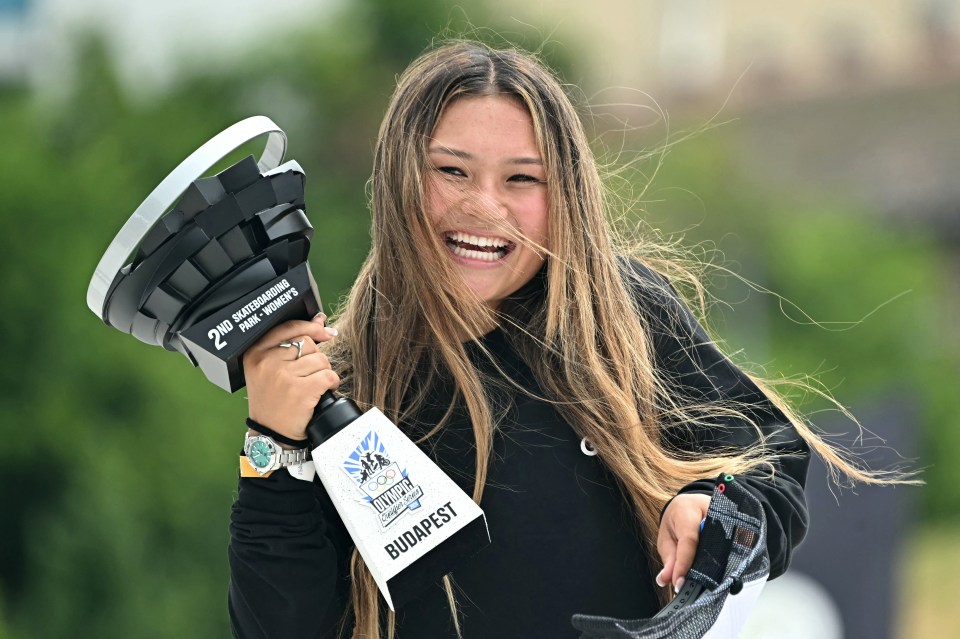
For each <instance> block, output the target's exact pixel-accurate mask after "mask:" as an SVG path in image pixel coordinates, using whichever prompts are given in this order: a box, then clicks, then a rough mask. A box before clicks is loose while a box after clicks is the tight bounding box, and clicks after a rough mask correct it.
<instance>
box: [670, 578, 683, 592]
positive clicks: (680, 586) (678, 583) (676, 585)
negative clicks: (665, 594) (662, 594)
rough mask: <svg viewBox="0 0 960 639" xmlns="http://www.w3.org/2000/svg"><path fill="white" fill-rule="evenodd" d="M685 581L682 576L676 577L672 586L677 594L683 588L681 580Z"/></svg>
mask: <svg viewBox="0 0 960 639" xmlns="http://www.w3.org/2000/svg"><path fill="white" fill-rule="evenodd" d="M684 581H686V579H684V578H683V577H680V578H679V579H677V583H676V584H674V586H673V591H674V592H675V593H677V594H680V589H681V588H683V582H684Z"/></svg>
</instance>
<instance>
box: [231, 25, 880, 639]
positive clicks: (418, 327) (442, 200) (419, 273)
mask: <svg viewBox="0 0 960 639" xmlns="http://www.w3.org/2000/svg"><path fill="white" fill-rule="evenodd" d="M371 185H372V200H371V212H372V221H373V224H372V247H371V250H370V254H369V255H368V257H367V260H366V262H365V263H364V265H363V268H362V270H361V272H360V275H359V277H358V278H357V281H356V283H355V284H354V286H353V289H352V291H351V294H350V297H349V299H348V301H347V302H346V304H345V306H344V308H343V310H342V313H341V314H340V316H339V318H338V319H337V321H336V322H335V326H336V328H327V327H325V325H324V320H325V318H324V317H323V316H319V317H317V318H315V319H314V321H312V322H289V323H287V324H284V325H282V326H279V327H277V328H276V329H274V330H273V331H272V332H270V333H268V334H267V335H266V336H265V337H264V338H263V339H262V340H261V341H260V342H259V343H258V345H257V346H256V347H255V348H253V349H251V350H250V351H248V353H247V354H246V356H245V359H244V369H245V371H246V377H247V383H248V397H249V408H250V417H251V419H252V420H254V425H255V426H257V427H258V428H259V429H260V430H262V429H263V428H262V427H263V426H267V427H268V428H269V429H272V430H273V431H275V432H277V433H279V434H280V435H281V436H282V438H284V439H286V440H290V441H291V442H294V443H295V442H296V441H297V440H303V439H304V438H305V435H304V429H305V426H306V424H307V422H308V420H309V419H310V416H311V414H312V411H313V408H314V406H315V404H316V402H317V401H318V399H319V398H320V396H321V395H322V394H323V393H324V392H325V391H327V390H329V389H335V388H337V387H338V386H339V387H340V389H341V392H344V393H346V394H347V395H349V396H350V397H352V398H353V399H354V400H355V401H357V402H358V403H359V404H360V405H361V407H366V406H378V407H380V408H381V409H382V410H384V412H385V413H386V415H387V416H388V417H390V418H391V419H392V420H393V421H395V422H396V423H397V424H399V425H400V426H401V428H402V429H404V430H405V431H406V432H407V434H408V435H410V436H411V438H413V439H414V440H415V441H418V442H419V443H420V444H421V446H422V448H423V449H424V450H425V451H426V452H427V453H428V454H429V455H430V456H431V457H432V458H433V459H434V460H435V461H436V462H437V464H438V465H439V466H440V467H441V468H442V469H444V470H445V471H446V472H447V473H448V474H449V475H450V476H451V477H452V478H454V479H455V480H456V481H457V482H458V483H459V484H460V485H461V486H462V487H463V488H464V489H465V490H467V491H468V492H471V493H472V495H473V497H474V499H475V500H476V501H478V502H479V503H480V504H481V505H482V507H483V508H484V510H485V512H486V515H487V520H488V524H489V527H490V531H491V537H492V544H491V545H490V546H489V547H487V548H486V549H484V550H483V551H481V552H480V553H479V554H478V555H477V556H476V557H474V558H471V559H468V560H465V561H464V563H463V564H462V566H461V567H459V568H458V569H457V570H456V571H455V572H454V574H452V576H451V577H448V578H447V579H445V582H444V583H443V584H438V586H437V587H436V588H435V589H433V590H431V591H428V592H427V593H425V594H424V595H423V596H422V597H420V598H419V599H417V600H416V601H414V602H412V603H410V604H408V605H407V606H405V607H403V608H402V609H401V610H399V611H398V612H397V613H396V616H395V617H394V615H393V614H387V612H388V611H386V610H385V608H386V607H385V606H382V605H380V604H378V595H377V590H376V586H375V584H374V582H373V580H372V578H371V577H370V575H369V574H368V573H367V571H366V569H365V567H364V566H363V564H362V561H361V560H360V559H359V557H358V555H357V554H356V553H355V552H354V551H353V549H352V546H351V543H350V540H349V537H348V536H347V535H346V532H345V530H344V529H343V527H342V524H340V522H339V520H338V518H337V517H336V514H335V512H334V510H333V508H332V507H331V505H330V501H329V499H328V498H327V496H326V495H325V494H324V491H323V489H322V487H320V485H319V484H318V483H317V484H313V483H310V482H302V481H297V480H296V479H293V478H292V477H291V476H290V475H289V474H288V473H286V472H276V473H273V474H272V475H271V476H270V477H268V478H264V479H260V478H242V479H241V480H240V488H239V495H238V499H237V501H236V504H235V506H234V509H233V519H232V525H231V545H230V562H231V575H232V579H231V587H230V611H231V620H232V623H233V627H234V632H235V633H236V634H237V635H238V636H242V637H260V636H278V637H313V636H336V635H337V633H338V632H342V634H343V635H344V636H353V637H378V636H381V635H382V634H391V633H393V632H394V630H395V631H396V632H397V634H398V636H400V637H431V638H433V637H455V636H457V635H458V634H462V636H464V637H564V636H576V633H575V632H574V630H573V629H572V627H571V626H570V622H569V620H570V616H571V615H572V614H573V613H576V612H583V613H590V614H599V615H609V616H614V617H621V618H637V617H644V616H649V615H651V614H653V613H654V612H655V611H656V610H657V609H658V608H659V607H660V606H661V605H662V603H663V602H664V601H665V600H666V599H667V598H668V592H669V590H668V588H670V587H673V588H677V587H679V586H680V585H681V584H682V581H683V579H684V575H685V574H686V571H687V570H688V569H689V567H690V565H691V563H692V560H693V555H694V552H695V548H696V543H697V537H698V528H699V524H700V521H701V519H702V518H703V516H704V514H705V512H706V510H707V507H708V504H709V494H710V492H711V490H712V488H713V482H712V481H710V480H709V479H708V478H711V477H716V476H717V474H718V473H719V472H721V471H726V472H731V473H736V474H738V475H743V478H744V481H745V482H746V484H747V485H748V486H749V488H750V490H751V492H752V493H754V494H755V495H756V496H757V497H758V498H759V499H760V501H761V502H762V503H763V506H764V511H765V513H766V516H767V523H768V529H769V535H768V540H767V541H768V546H769V551H770V557H771V564H772V566H771V574H772V576H776V575H778V574H780V573H782V572H783V571H784V570H785V569H786V567H787V565H788V564H789V561H790V555H791V552H792V549H793V548H794V547H795V546H796V545H797V544H798V543H799V542H800V540H801V539H802V537H803V535H804V533H805V530H806V527H807V511H806V506H805V501H804V496H803V484H804V480H805V475H806V469H807V462H808V450H809V446H811V445H812V446H813V447H814V448H815V449H817V450H818V451H819V452H821V453H822V454H824V456H825V457H826V459H827V460H828V461H829V462H831V463H833V464H836V465H838V466H839V467H840V468H841V469H843V470H845V471H847V472H849V473H851V474H853V475H854V476H856V477H859V478H867V479H869V478H870V476H869V475H863V474H862V473H858V471H857V470H856V469H855V468H853V467H851V466H849V465H847V464H846V462H844V460H843V459H841V458H838V457H837V456H836V455H835V454H834V453H833V452H832V451H831V450H830V449H829V448H828V447H826V445H824V444H823V443H822V442H821V441H820V440H818V439H817V438H816V436H815V435H814V434H813V433H812V432H811V431H810V430H809V429H808V428H807V427H806V426H805V425H804V424H803V423H802V422H801V421H799V420H797V419H795V418H794V417H793V416H792V415H791V414H790V413H789V412H788V411H787V410H786V409H785V408H784V407H783V406H782V405H781V402H779V401H778V400H777V399H776V398H775V397H774V396H773V395H767V394H765V393H764V392H763V391H762V390H761V388H760V387H759V386H758V385H757V383H756V382H755V381H754V380H752V379H751V378H750V377H749V376H748V375H747V374H745V373H744V372H742V371H740V370H739V369H737V368H736V367H735V366H734V365H733V364H732V363H730V361H728V360H727V359H726V358H725V357H724V356H723V355H722V354H721V353H720V352H719V351H718V350H717V349H716V348H715V346H714V345H713V344H712V343H711V341H710V339H709V338H708V337H707V335H706V334H705V333H704V331H703V329H702V328H701V327H700V326H699V325H698V324H697V322H696V320H695V319H694V318H693V316H692V314H691V313H690V312H689V311H688V310H687V308H686V307H685V306H684V305H683V304H682V303H681V302H680V301H678V298H677V296H676V294H675V292H674V290H673V289H672V288H671V286H670V285H669V284H668V283H667V280H666V279H665V278H664V277H663V276H662V275H660V274H658V271H659V272H668V271H669V268H670V266H671V265H670V264H669V263H668V262H664V261H661V260H656V259H655V258H654V257H653V256H654V253H653V251H652V247H649V246H641V247H639V250H636V251H633V252H632V253H631V254H630V257H629V258H628V257H624V254H625V253H624V251H623V250H622V249H617V248H616V247H615V245H614V240H613V237H612V234H611V231H610V229H609V227H608V223H607V215H606V213H607V211H606V207H605V203H604V193H603V188H602V185H601V182H600V179H599V176H598V172H597V166H596V163H595V161H594V159H593V156H592V154H591V152H590V149H589V146H588V141H587V139H586V137H585V135H584V132H583V129H582V126H581V123H580V121H579V119H578V117H577V114H576V112H575V110H574V108H573V107H572V105H571V103H570V101H569V99H568V98H567V97H566V95H565V94H564V92H563V90H562V89H561V87H560V84H559V83H558V82H557V80H556V79H555V78H554V77H553V76H552V75H551V74H550V73H549V72H548V71H547V70H545V69H544V67H542V66H541V65H540V64H538V63H537V62H536V61H535V60H534V59H532V58H531V57H529V56H526V55H524V54H521V53H518V52H515V51H498V50H491V49H489V48H487V47H485V46H483V45H480V44H476V43H470V42H456V43H452V44H448V45H445V46H442V47H440V48H438V49H436V50H434V51H431V52H428V53H426V54H425V55H423V56H421V57H420V58H419V59H418V60H416V61H414V62H413V63H412V65H411V66H410V67H409V68H408V69H407V71H406V72H405V73H404V74H403V76H402V77H401V78H400V79H399V83H398V87H397V89H396V92H395V93H394V95H393V98H392V100H391V103H390V106H389V108H388V111H387V114H386V116H385V118H384V121H383V124H382V127H381V129H380V134H379V139H378V142H377V147H376V152H375V159H374V167H373V175H372V178H371ZM338 333H339V335H338ZM299 340H304V345H303V350H302V356H301V357H299V358H297V353H296V352H292V350H293V349H283V348H277V344H279V343H281V342H290V341H299Z"/></svg>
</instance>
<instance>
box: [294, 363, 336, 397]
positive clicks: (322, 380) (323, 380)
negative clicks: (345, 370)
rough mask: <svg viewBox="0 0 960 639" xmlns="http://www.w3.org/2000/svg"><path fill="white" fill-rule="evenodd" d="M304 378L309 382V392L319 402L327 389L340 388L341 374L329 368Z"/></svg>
mask: <svg viewBox="0 0 960 639" xmlns="http://www.w3.org/2000/svg"><path fill="white" fill-rule="evenodd" d="M302 379H303V380H304V381H305V382H307V383H308V384H309V394H310V397H311V399H312V400H313V401H314V403H316V402H319V401H320V397H321V396H322V395H323V394H324V393H326V392H327V391H332V390H337V389H338V388H340V376H339V375H337V373H336V372H335V371H333V370H332V369H329V368H324V369H323V370H319V371H317V372H316V373H313V374H312V375H307V376H306V377H303V378H302Z"/></svg>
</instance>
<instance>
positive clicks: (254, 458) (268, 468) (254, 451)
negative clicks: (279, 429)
mask: <svg viewBox="0 0 960 639" xmlns="http://www.w3.org/2000/svg"><path fill="white" fill-rule="evenodd" d="M243 454H244V455H246V456H247V460H248V461H249V462H250V465H251V466H253V469H254V470H255V471H257V473H259V474H260V475H261V476H262V475H266V474H267V473H269V472H272V471H274V470H276V469H278V468H285V467H287V466H296V465H297V464H302V463H303V462H305V461H308V460H309V459H310V450H309V449H307V448H298V449H296V450H286V449H284V448H281V447H280V445H279V444H277V442H275V441H273V438H271V437H267V436H266V435H251V434H250V433H247V435H246V438H245V439H244V442H243Z"/></svg>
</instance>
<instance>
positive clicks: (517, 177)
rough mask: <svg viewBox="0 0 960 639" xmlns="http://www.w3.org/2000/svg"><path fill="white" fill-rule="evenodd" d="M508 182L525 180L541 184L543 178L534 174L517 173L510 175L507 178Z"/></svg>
mask: <svg viewBox="0 0 960 639" xmlns="http://www.w3.org/2000/svg"><path fill="white" fill-rule="evenodd" d="M507 181H508V182H526V183H529V184H543V183H544V180H541V179H540V178H538V177H536V176H534V175H527V174H526V173H518V174H517V175H511V176H510V178H509V179H508V180H507Z"/></svg>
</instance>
